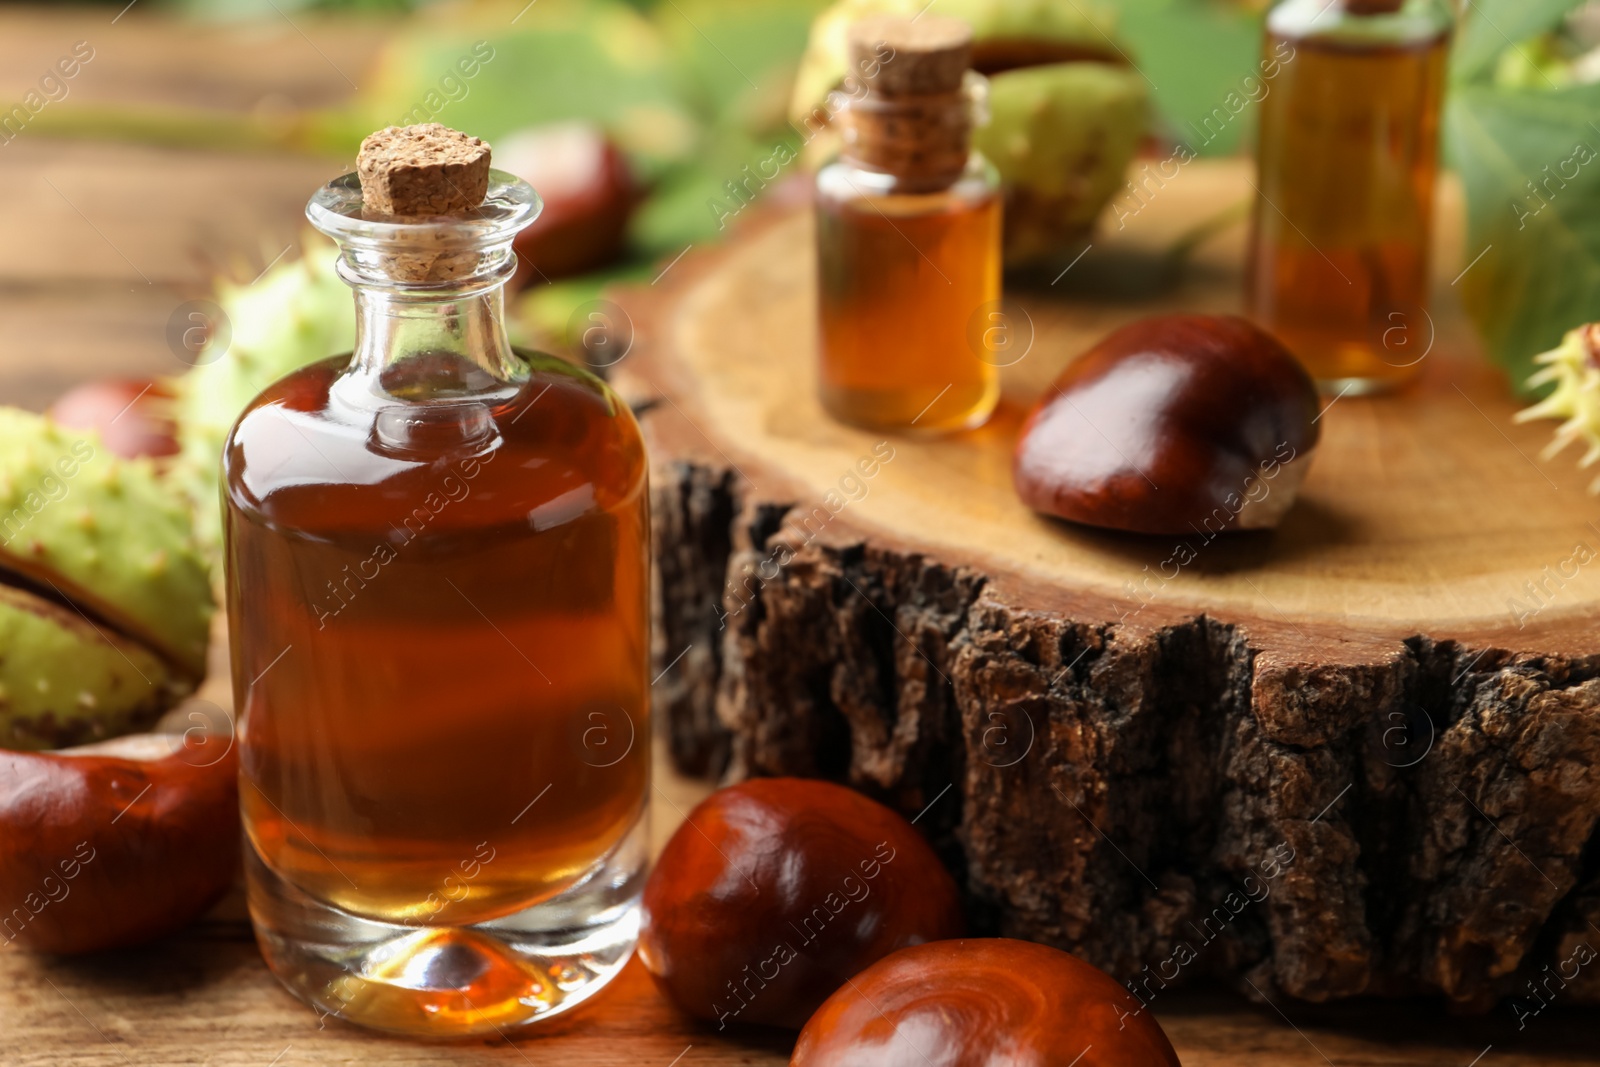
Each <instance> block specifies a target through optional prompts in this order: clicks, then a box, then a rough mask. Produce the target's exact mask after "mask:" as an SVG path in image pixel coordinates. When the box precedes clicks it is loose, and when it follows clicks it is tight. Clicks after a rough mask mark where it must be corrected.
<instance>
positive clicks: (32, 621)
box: [0, 586, 194, 750]
mask: <svg viewBox="0 0 1600 1067" xmlns="http://www.w3.org/2000/svg"><path fill="white" fill-rule="evenodd" d="M193 688H194V681H193V679H191V678H186V677H183V676H182V675H180V674H178V673H177V672H175V671H174V670H173V669H172V668H171V667H170V666H169V665H168V664H167V663H166V662H165V661H164V660H162V659H161V658H160V657H159V656H157V655H155V653H153V652H151V651H150V650H149V649H146V648H145V647H144V646H143V645H140V644H138V643H137V642H134V641H129V640H127V639H125V638H122V637H120V636H117V635H115V634H112V633H109V632H108V631H106V630H102V629H99V628H97V627H96V626H94V625H93V624H92V623H90V622H89V621H88V620H86V619H84V618H83V617H82V616H80V615H78V614H77V613H76V612H74V611H73V610H72V609H70V608H67V607H63V606H61V605H59V604H55V603H52V602H50V601H48V600H45V599H44V598H42V597H38V596H34V595H33V594H31V593H28V592H25V591H23V590H20V589H13V588H11V587H9V586H0V748H10V749H25V750H26V749H32V750H39V749H49V748H62V747H65V746H67V745H78V744H83V743H85V742H88V741H98V740H100V739H102V738H107V737H116V736H118V735H121V734H126V733H132V732H133V731H135V730H140V729H145V728H147V727H149V726H150V725H151V724H153V723H154V722H155V721H156V719H158V718H159V717H160V716H161V713H162V712H163V711H165V710H166V709H167V708H169V707H171V706H172V705H173V704H175V703H177V702H178V700H180V699H181V698H182V697H183V696H184V695H186V694H187V693H189V692H190V691H191V690H193Z"/></svg>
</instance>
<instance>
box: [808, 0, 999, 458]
mask: <svg viewBox="0 0 1600 1067" xmlns="http://www.w3.org/2000/svg"><path fill="white" fill-rule="evenodd" d="M849 43H850V57H851V63H852V65H853V69H854V70H855V71H856V72H857V73H858V74H859V75H860V77H861V80H862V81H863V82H864V83H865V85H866V89H867V91H866V92H865V93H864V94H862V95H861V96H859V97H858V98H856V99H853V100H852V101H851V102H850V103H849V105H848V106H847V107H846V109H845V111H844V113H843V114H842V116H841V119H842V127H843V148H842V151H841V155H840V158H839V159H837V160H836V161H834V162H832V163H830V164H828V165H827V166H825V167H824V168H823V169H822V170H821V171H820V172H819V173H818V174H817V197H816V202H817V256H818V305H819V306H818V311H819V316H818V318H819V327H820V347H821V352H820V355H821V359H820V367H819V387H820V392H821V399H822V404H823V407H824V408H825V409H826V410H827V411H828V412H829V413H830V414H831V415H833V416H834V417H835V418H837V419H839V420H840V421H841V422H845V423H849V424H851V425H855V426H861V427H866V428H871V429H879V430H917V431H923V430H926V431H943V430H957V429H963V428H967V427H973V426H977V425H980V424H982V423H983V422H984V421H985V420H986V419H987V418H988V417H989V415H990V413H991V412H992V411H993V410H994V406H995V403H996V401H997V400H998V399H999V391H1000V390H999V372H998V370H997V368H996V363H995V361H994V360H992V359H985V358H984V356H985V350H984V347H983V338H984V336H985V334H984V329H985V327H986V326H987V323H986V322H985V321H984V315H985V312H998V301H999V299H1000V268H1001V261H1000V210H1001V197H1000V191H999V178H998V176H997V175H996V173H995V170H994V168H993V167H992V166H991V165H990V164H989V163H988V162H987V161H986V160H985V159H984V158H983V157H982V156H981V155H980V154H979V153H977V152H974V151H973V150H972V147H971V131H972V126H973V122H974V121H975V120H977V119H980V118H981V114H980V113H981V110H982V90H983V84H984V83H983V80H982V78H981V77H979V76H978V75H977V74H974V73H971V72H969V70H968V67H969V65H970V59H971V52H972V31H971V28H970V27H969V26H967V24H966V23H964V22H961V21H959V20H957V19H951V18H944V17H940V16H937V15H932V14H924V15H923V16H921V17H920V18H918V19H915V20H912V19H906V18H896V17H890V16H881V17H875V18H871V19H866V20H863V21H862V22H859V23H857V24H855V25H854V26H852V27H851V29H850V37H849Z"/></svg>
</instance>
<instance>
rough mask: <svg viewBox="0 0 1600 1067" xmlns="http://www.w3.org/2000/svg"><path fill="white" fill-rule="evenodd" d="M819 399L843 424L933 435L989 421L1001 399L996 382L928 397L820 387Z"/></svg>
mask: <svg viewBox="0 0 1600 1067" xmlns="http://www.w3.org/2000/svg"><path fill="white" fill-rule="evenodd" d="M952 394H955V395H952ZM821 400H822V407H823V410H825V411H826V412H827V413H828V414H829V415H830V416H832V417H833V418H834V419H835V420H836V421H838V422H842V423H844V424H845V425H846V426H854V427H855V428H856V429H859V430H878V431H887V432H891V433H894V432H898V433H914V434H926V435H928V436H935V435H939V434H947V433H960V432H961V431H963V430H975V429H977V428H978V427H980V426H982V425H983V424H984V423H986V422H988V421H989V416H991V415H993V414H994V410H995V407H996V406H997V405H998V404H999V402H1000V386H999V382H998V381H996V382H993V383H986V384H985V385H983V386H980V387H978V388H977V389H968V390H964V391H963V392H962V393H955V390H954V389H951V388H949V387H946V389H945V391H944V392H942V393H939V394H938V395H936V396H933V397H932V399H931V400H930V399H927V398H925V397H921V396H915V397H913V396H908V395H906V394H905V393H903V392H899V391H890V390H866V389H841V388H829V387H823V389H822V390H821Z"/></svg>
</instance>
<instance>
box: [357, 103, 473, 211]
mask: <svg viewBox="0 0 1600 1067" xmlns="http://www.w3.org/2000/svg"><path fill="white" fill-rule="evenodd" d="M356 174H357V175H359V176H360V178H361V204H362V206H363V207H364V208H366V209H367V210H368V211H372V212H376V213H378V214H382V215H408V216H420V215H464V214H466V213H467V212H469V211H471V210H473V209H474V208H476V207H478V206H479V205H480V204H482V203H483V198H484V197H485V196H486V195H487V194H488V192H489V146H488V145H487V144H485V143H484V142H482V141H480V140H479V139H478V138H476V137H468V136H467V135H466V134H464V133H461V132H460V131H458V130H452V129H451V128H450V127H448V126H441V125H440V124H439V123H437V122H425V123H422V124H421V125H419V126H389V127H387V128H385V129H382V130H379V131H378V132H377V133H374V134H373V135H371V136H370V137H368V138H367V139H366V140H365V141H362V142H361V151H360V153H359V154H358V155H357V156H356Z"/></svg>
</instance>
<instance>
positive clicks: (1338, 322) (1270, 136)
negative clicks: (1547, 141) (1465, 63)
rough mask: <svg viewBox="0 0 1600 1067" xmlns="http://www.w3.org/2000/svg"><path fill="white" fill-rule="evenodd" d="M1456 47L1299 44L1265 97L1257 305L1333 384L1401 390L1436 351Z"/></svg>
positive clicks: (1253, 272) (1255, 251)
mask: <svg viewBox="0 0 1600 1067" xmlns="http://www.w3.org/2000/svg"><path fill="white" fill-rule="evenodd" d="M1285 41H1286V39H1285V38H1282V37H1278V36H1275V35H1273V34H1271V33H1269V34H1268V36H1267V44H1266V50H1267V55H1268V56H1269V57H1272V56H1274V55H1281V54H1285V53H1282V52H1279V49H1280V46H1282V45H1284V44H1285ZM1447 44H1448V35H1440V36H1437V37H1432V38H1429V39H1426V40H1422V41H1417V42H1412V43H1398V42H1397V43H1394V44H1387V45H1378V44H1368V45H1356V44H1351V43H1339V42H1329V41H1322V40H1316V39H1287V46H1288V47H1292V48H1293V49H1294V58H1293V59H1292V60H1290V61H1288V62H1285V63H1283V64H1282V73H1281V74H1280V75H1279V76H1278V78H1277V79H1276V83H1275V84H1274V85H1273V87H1272V90H1271V92H1270V93H1269V95H1268V96H1267V97H1266V98H1265V99H1264V100H1263V101H1262V112H1261V144H1260V174H1259V178H1258V184H1259V187H1260V191H1261V198H1260V199H1259V201H1258V203H1257V205H1256V216H1255V227H1254V234H1253V238H1252V248H1251V257H1250V270H1249V281H1248V298H1249V303H1250V305H1251V310H1252V314H1253V315H1254V316H1255V317H1256V319H1257V320H1258V321H1260V322H1261V324H1262V325H1263V326H1265V327H1266V328H1267V329H1269V330H1270V331H1272V332H1273V333H1275V334H1277V335H1278V337H1279V338H1280V339H1281V340H1283V341H1284V343H1285V344H1287V345H1288V346H1289V348H1290V349H1291V350H1293V351H1294V352H1295V353H1296V355H1298V356H1299V357H1300V359H1301V361H1302V362H1303V363H1304V364H1305V365H1306V368H1307V369H1308V370H1309V371H1310V372H1311V374H1312V376H1313V377H1314V378H1316V379H1317V380H1318V382H1319V383H1320V384H1322V385H1323V387H1324V388H1325V389H1330V390H1335V391H1337V390H1339V389H1343V388H1346V387H1350V388H1352V389H1356V390H1363V391H1365V390H1376V389H1383V388H1387V387H1392V386H1394V385H1398V384H1400V383H1402V382H1404V381H1405V380H1407V379H1409V378H1410V377H1412V376H1414V375H1415V374H1416V373H1417V371H1418V369H1419V368H1420V363H1421V360H1422V359H1423V357H1424V356H1425V354H1426V352H1427V349H1428V347H1429V345H1430V344H1431V339H1432V336H1433V325H1432V320H1431V318H1429V313H1428V310H1427V304H1428V278H1429V259H1430V257H1429V251H1430V248H1429V246H1430V241H1431V233H1432V221H1433V197H1434V182H1435V179H1436V177H1437V173H1438V144H1439V107H1440V101H1441V98H1442V95H1443V84H1444V71H1445V58H1446V50H1447Z"/></svg>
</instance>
